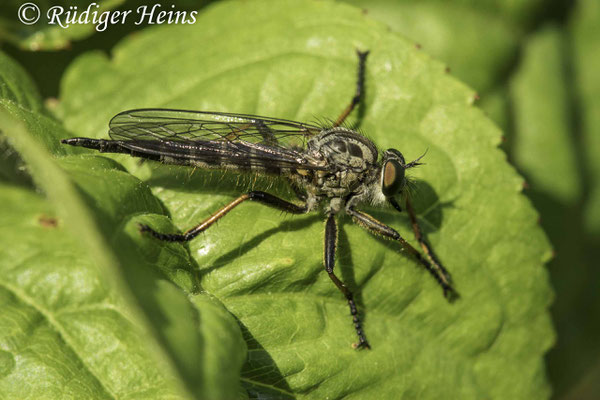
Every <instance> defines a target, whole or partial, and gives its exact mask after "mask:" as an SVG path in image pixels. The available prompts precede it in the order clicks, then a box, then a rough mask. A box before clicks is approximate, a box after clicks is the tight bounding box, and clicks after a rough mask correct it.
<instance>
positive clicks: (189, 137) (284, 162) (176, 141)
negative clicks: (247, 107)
mask: <svg viewBox="0 0 600 400" xmlns="http://www.w3.org/2000/svg"><path fill="white" fill-rule="evenodd" d="M320 131H321V128H320V127H318V126H316V125H312V124H306V123H301V122H295V121H289V120H284V119H277V118H265V117H259V116H255V115H247V114H234V113H222V112H205V111H186V110H170V109H138V110H130V111H124V112H122V113H119V114H117V115H116V116H115V117H114V118H113V119H112V120H111V121H110V137H111V138H112V139H114V140H118V141H120V142H121V145H122V146H124V147H126V148H130V149H131V150H135V151H138V152H143V153H148V154H156V155H162V156H168V157H172V158H174V159H188V160H189V159H191V160H197V161H200V162H206V163H209V164H210V165H213V166H218V165H216V164H217V163H219V164H222V165H226V164H229V165H232V166H241V165H244V166H265V165H266V166H271V167H281V168H303V169H319V170H323V169H327V168H326V167H325V166H324V165H323V164H322V163H317V162H316V161H315V160H312V159H311V158H310V157H309V156H308V155H307V154H305V153H304V152H303V149H304V147H305V146H306V142H307V141H308V139H309V138H310V137H312V136H314V135H316V134H318V133H319V132H320Z"/></svg>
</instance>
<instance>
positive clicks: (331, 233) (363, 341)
mask: <svg viewBox="0 0 600 400" xmlns="http://www.w3.org/2000/svg"><path fill="white" fill-rule="evenodd" d="M337 232H338V231H337V223H336V221H335V216H334V215H333V214H329V216H328V217H327V222H325V251H324V259H325V260H324V261H325V270H326V271H327V274H328V275H329V278H331V280H332V281H333V283H335V286H337V287H338V289H339V290H340V291H341V292H342V293H343V294H344V297H346V300H348V305H349V306H350V314H351V315H352V322H354V329H355V330H356V334H357V335H358V343H356V344H355V345H354V348H357V349H358V348H361V347H364V348H367V349H370V348H371V346H369V343H368V342H367V338H366V337H365V334H364V332H363V330H362V326H361V324H360V318H359V317H358V310H357V309H356V304H355V303H354V295H353V294H352V292H351V291H350V290H349V289H348V288H347V287H346V285H344V283H343V282H342V281H341V280H340V279H339V278H338V277H337V276H335V274H334V273H333V267H334V266H335V249H336V247H337V239H338V233H337Z"/></svg>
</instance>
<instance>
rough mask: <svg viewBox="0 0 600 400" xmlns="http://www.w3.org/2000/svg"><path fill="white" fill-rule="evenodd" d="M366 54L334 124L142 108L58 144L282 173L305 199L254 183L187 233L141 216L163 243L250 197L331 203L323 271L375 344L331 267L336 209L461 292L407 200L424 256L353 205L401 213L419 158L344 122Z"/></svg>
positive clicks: (291, 207)
mask: <svg viewBox="0 0 600 400" xmlns="http://www.w3.org/2000/svg"><path fill="white" fill-rule="evenodd" d="M368 54H369V52H368V51H365V52H360V51H357V55H358V69H357V78H356V89H355V92H354V95H353V97H352V100H351V102H350V104H349V105H348V106H347V107H346V108H345V109H344V111H343V112H342V113H341V115H340V116H339V117H338V118H337V119H336V120H335V122H334V123H333V126H331V125H330V126H329V127H323V126H317V125H313V124H307V123H302V122H296V121H290V120H285V119H280V118H269V117H261V116H257V115H249V114H235V113H226V112H209V111H188V110H174V109H138V110H129V111H124V112H122V113H119V114H117V115H116V116H115V117H114V118H113V119H112V120H111V121H110V123H109V126H110V130H109V134H110V136H111V138H112V140H104V139H91V138H71V139H64V140H62V143H64V144H68V145H72V146H80V147H86V148H90V149H94V150H98V151H100V152H104V153H125V154H130V155H131V156H134V157H141V158H143V159H149V160H154V161H160V162H163V163H167V164H178V165H188V166H192V167H194V168H218V169H224V170H232V169H233V170H237V171H251V172H255V173H262V174H271V175H277V176H280V177H281V178H283V179H284V180H286V181H287V182H288V183H289V184H290V186H291V187H292V189H293V191H294V193H295V194H296V197H297V198H298V199H300V201H301V202H302V204H294V203H292V202H289V201H287V200H283V199H281V198H279V197H277V196H274V195H272V194H269V193H265V192H260V191H251V192H248V193H245V194H242V195H240V196H239V197H237V198H236V199H234V200H232V201H231V202H230V203H229V204H227V205H225V206H223V207H221V208H220V209H219V210H217V211H216V212H215V213H214V214H212V215H211V216H210V217H208V218H206V219H205V220H204V221H202V222H201V223H200V224H198V225H196V226H194V227H192V228H191V229H188V230H187V231H185V232H183V233H161V232H157V231H155V230H154V229H153V228H151V227H150V226H148V225H145V224H140V225H139V229H140V231H141V232H143V233H147V234H150V235H152V236H153V237H155V238H156V239H159V240H162V241H167V242H187V241H189V240H192V239H193V238H195V237H196V236H198V235H199V234H200V233H201V232H204V231H205V230H207V229H208V228H210V227H211V226H212V225H213V224H214V223H215V222H217V221H218V220H219V219H221V218H223V217H224V216H225V215H227V214H228V213H229V212H230V211H232V210H233V209H234V208H236V207H237V206H238V205H240V204H242V203H244V202H246V201H248V200H250V201H254V202H257V203H259V204H262V205H266V206H269V207H271V208H275V209H277V210H280V211H283V212H287V213H291V214H304V213H307V212H310V211H315V210H317V209H319V208H325V211H326V215H327V218H326V221H325V237H324V260H323V264H324V267H325V271H326V272H327V274H328V275H329V278H330V279H331V281H332V282H333V283H334V284H335V286H336V287H337V288H338V289H339V291H340V292H341V293H342V294H343V295H344V297H345V299H346V301H347V302H348V306H349V308H350V315H351V317H352V324H353V326H354V330H355V332H356V335H357V336H358V343H356V344H354V345H353V347H355V348H357V349H360V348H365V349H369V348H370V345H369V342H368V341H367V338H366V335H365V333H364V328H363V325H362V321H361V319H360V316H359V311H358V308H357V306H356V302H355V300H354V294H353V293H352V292H351V291H350V289H349V288H348V287H347V286H346V285H345V284H344V282H342V281H341V280H340V279H339V278H338V277H337V276H336V274H335V273H334V266H335V255H336V252H337V243H338V240H337V233H338V227H337V222H336V217H337V215H338V214H340V213H343V212H345V213H346V214H348V215H349V216H351V217H352V219H353V220H354V222H356V223H358V224H359V225H361V226H362V227H364V228H366V229H367V230H368V231H369V232H371V233H373V234H375V235H378V236H383V237H386V238H389V239H392V240H395V241H397V242H398V243H399V244H400V245H401V246H402V248H403V249H404V250H405V251H406V252H407V253H409V254H410V255H411V256H412V257H413V258H414V259H415V260H416V261H417V262H418V263H419V264H420V265H421V266H423V267H424V268H425V269H427V271H429V272H430V273H431V275H432V276H433V277H434V278H435V279H436V281H437V282H438V283H439V284H440V286H441V287H442V289H443V290H444V295H445V296H446V297H447V298H448V299H449V300H452V299H453V298H455V297H457V294H456V291H455V290H454V288H453V287H452V283H451V280H450V274H449V273H448V272H447V270H446V269H445V268H444V267H443V266H442V264H441V262H440V261H439V260H438V258H437V257H436V255H435V254H434V252H433V250H432V249H431V247H430V246H429V245H428V244H427V242H426V241H425V239H424V237H423V235H422V233H421V229H420V227H419V224H418V221H417V218H416V215H415V213H414V210H413V208H412V205H411V204H410V202H409V201H407V203H406V207H405V208H406V210H407V212H408V214H409V216H410V220H411V224H412V227H413V231H414V234H415V237H416V239H417V241H418V242H419V245H420V247H421V249H422V251H423V254H424V256H423V255H422V254H421V253H420V252H419V251H417V250H416V249H415V248H413V247H412V246H411V245H410V244H409V243H408V242H406V241H405V240H404V239H403V238H402V237H401V236H400V234H398V232H396V231H395V230H394V229H392V228H391V227H389V226H387V225H385V224H384V223H382V222H380V221H378V220H376V219H375V218H373V217H372V216H370V215H369V214H367V213H364V212H362V211H359V210H357V209H356V208H355V206H358V205H360V204H366V203H369V202H371V200H372V199H386V200H387V202H389V203H390V204H391V205H392V206H393V207H394V208H395V209H396V210H398V211H400V212H401V211H402V208H401V207H400V205H399V204H398V202H397V201H396V200H395V199H394V195H396V194H399V193H402V190H406V187H407V182H408V181H407V180H406V179H405V170H406V169H409V168H413V167H416V166H418V165H421V163H420V162H419V160H420V159H421V158H418V159H417V160H415V161H413V162H411V163H406V162H405V159H404V156H403V155H402V153H400V152H399V151H398V150H395V149H388V150H386V151H385V152H383V153H380V152H379V151H378V150H377V147H376V146H375V144H374V143H373V142H372V141H371V140H369V139H367V138H366V137H364V136H363V135H361V134H360V133H359V132H356V131H353V130H351V129H348V128H346V127H342V125H343V124H344V121H345V120H346V118H347V117H348V115H350V113H351V112H352V111H353V110H354V109H355V108H356V106H357V105H359V103H361V100H362V99H363V97H364V82H365V65H366V60H367V55H368ZM327 202H328V204H327Z"/></svg>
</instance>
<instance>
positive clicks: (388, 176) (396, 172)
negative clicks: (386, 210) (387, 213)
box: [380, 149, 425, 211]
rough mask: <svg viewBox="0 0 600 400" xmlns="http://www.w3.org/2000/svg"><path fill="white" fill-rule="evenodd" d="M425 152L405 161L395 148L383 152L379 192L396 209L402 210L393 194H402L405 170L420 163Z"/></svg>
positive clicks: (404, 185)
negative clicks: (412, 159)
mask: <svg viewBox="0 0 600 400" xmlns="http://www.w3.org/2000/svg"><path fill="white" fill-rule="evenodd" d="M424 155H425V154H423V155H422V156H421V157H419V158H417V159H416V160H414V161H411V162H409V163H407V162H406V161H405V160H404V156H403V155H402V153H400V152H399V151H398V150H396V149H387V150H386V151H385V152H384V153H383V162H382V165H381V179H380V182H381V193H383V195H384V196H385V199H386V200H387V201H388V202H389V203H390V204H391V205H392V206H393V207H394V208H395V209H396V210H398V211H402V209H401V208H400V205H399V204H398V202H397V201H396V198H395V196H398V195H402V191H403V190H404V189H405V187H406V170H407V169H409V168H413V167H416V166H417V165H421V164H422V163H420V162H419V160H421V158H423V156H424Z"/></svg>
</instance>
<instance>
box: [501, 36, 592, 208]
mask: <svg viewBox="0 0 600 400" xmlns="http://www.w3.org/2000/svg"><path fill="white" fill-rule="evenodd" d="M563 53H564V47H563V37H562V33H561V32H560V31H559V30H558V28H556V27H547V28H546V29H544V30H542V31H540V32H538V33H536V34H535V35H533V36H532V37H531V38H530V39H529V40H528V42H527V44H526V46H525V48H524V51H523V59H522V61H521V65H520V66H519V69H518V70H517V72H516V73H515V75H514V76H513V78H512V82H511V95H512V109H513V114H514V124H515V130H516V132H518V134H517V135H516V136H515V138H514V144H513V152H514V158H515V163H516V164H517V165H518V166H519V167H520V168H521V169H522V171H523V172H524V173H525V174H526V175H527V177H528V179H530V182H531V183H530V185H533V186H534V187H533V189H534V190H535V191H537V192H544V193H547V194H548V195H550V196H552V197H553V198H554V199H556V200H557V201H560V202H563V203H573V202H574V201H575V200H576V199H577V198H579V196H580V193H581V183H580V177H579V171H578V170H577V160H576V153H575V144H574V143H573V137H572V136H571V120H570V118H571V114H570V111H571V110H570V105H569V96H568V89H567V82H566V72H565V69H564V62H565V61H564V59H563Z"/></svg>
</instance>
